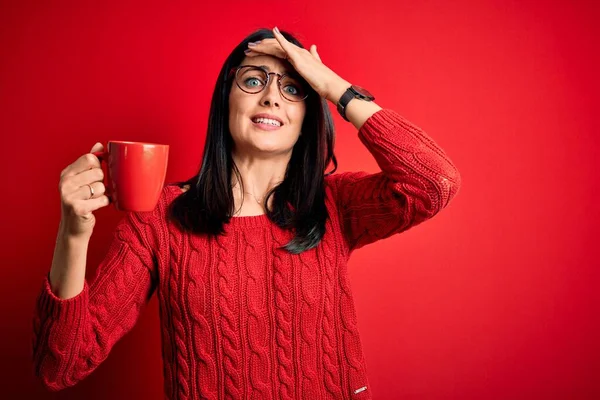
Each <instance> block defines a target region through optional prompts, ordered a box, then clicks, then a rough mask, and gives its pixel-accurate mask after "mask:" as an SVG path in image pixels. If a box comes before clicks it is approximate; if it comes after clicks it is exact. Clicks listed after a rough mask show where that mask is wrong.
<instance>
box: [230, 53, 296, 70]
mask: <svg viewBox="0 0 600 400" xmlns="http://www.w3.org/2000/svg"><path fill="white" fill-rule="evenodd" d="M240 65H258V66H262V67H264V68H266V69H267V70H268V71H269V72H277V73H280V74H284V73H286V72H295V69H294V67H292V64H290V63H289V61H286V60H282V59H281V58H278V57H274V56H269V55H260V56H254V57H245V58H244V59H243V60H242V63H241V64H240Z"/></svg>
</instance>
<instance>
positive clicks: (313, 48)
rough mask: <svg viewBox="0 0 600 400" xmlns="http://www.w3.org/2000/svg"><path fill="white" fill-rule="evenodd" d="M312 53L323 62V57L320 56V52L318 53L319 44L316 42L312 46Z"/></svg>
mask: <svg viewBox="0 0 600 400" xmlns="http://www.w3.org/2000/svg"><path fill="white" fill-rule="evenodd" d="M310 54H312V55H313V56H315V58H316V59H317V60H319V61H320V62H323V61H321V57H319V53H317V45H316V44H313V45H312V46H310Z"/></svg>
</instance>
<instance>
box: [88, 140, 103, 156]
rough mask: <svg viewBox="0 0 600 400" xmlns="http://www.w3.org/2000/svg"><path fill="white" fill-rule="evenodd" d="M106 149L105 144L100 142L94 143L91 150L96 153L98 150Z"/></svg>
mask: <svg viewBox="0 0 600 400" xmlns="http://www.w3.org/2000/svg"><path fill="white" fill-rule="evenodd" d="M102 150H104V146H103V145H102V143H100V142H98V143H96V144H95V145H94V147H92V150H90V153H94V152H96V151H102Z"/></svg>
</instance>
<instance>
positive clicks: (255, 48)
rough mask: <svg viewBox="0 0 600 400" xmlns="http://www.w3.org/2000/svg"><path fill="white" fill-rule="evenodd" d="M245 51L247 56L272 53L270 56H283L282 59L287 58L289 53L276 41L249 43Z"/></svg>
mask: <svg viewBox="0 0 600 400" xmlns="http://www.w3.org/2000/svg"><path fill="white" fill-rule="evenodd" d="M244 53H245V54H246V55H247V56H251V57H252V56H257V55H264V54H267V55H270V56H275V57H278V58H282V59H284V60H285V59H287V53H286V52H285V50H283V49H282V48H281V46H280V45H279V43H277V42H274V43H263V42H260V43H258V44H256V45H250V44H249V45H248V49H247V50H244Z"/></svg>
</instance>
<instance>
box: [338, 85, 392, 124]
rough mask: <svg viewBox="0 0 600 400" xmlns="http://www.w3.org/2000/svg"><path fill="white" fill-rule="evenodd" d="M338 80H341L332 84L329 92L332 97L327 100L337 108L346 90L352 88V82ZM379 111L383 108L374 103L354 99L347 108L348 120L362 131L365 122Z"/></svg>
mask: <svg viewBox="0 0 600 400" xmlns="http://www.w3.org/2000/svg"><path fill="white" fill-rule="evenodd" d="M338 78H339V79H336V80H335V82H333V83H332V84H331V88H330V90H329V93H330V95H329V96H327V97H328V98H327V100H329V101H331V102H332V103H333V104H335V105H336V106H337V103H338V101H339V100H340V98H341V97H342V95H343V94H344V92H345V91H346V89H348V88H349V87H350V86H352V84H351V83H350V82H348V81H346V80H344V79H342V78H341V77H338ZM379 110H381V107H380V106H379V105H377V103H375V102H373V101H365V100H361V99H353V100H351V101H350V103H348V105H347V106H346V118H348V119H349V120H350V122H351V123H352V125H354V126H355V127H356V129H360V128H361V127H362V126H363V124H364V123H365V121H367V120H368V119H369V118H370V117H371V116H372V115H373V114H375V113H376V112H377V111H379Z"/></svg>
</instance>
